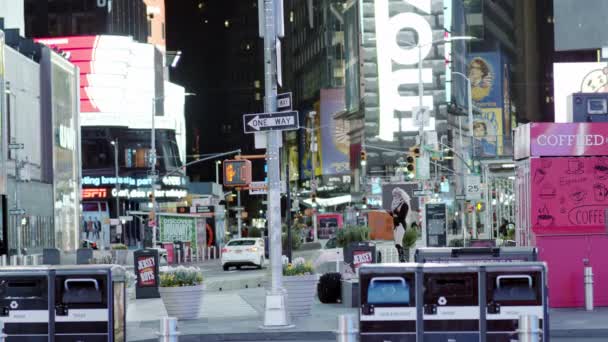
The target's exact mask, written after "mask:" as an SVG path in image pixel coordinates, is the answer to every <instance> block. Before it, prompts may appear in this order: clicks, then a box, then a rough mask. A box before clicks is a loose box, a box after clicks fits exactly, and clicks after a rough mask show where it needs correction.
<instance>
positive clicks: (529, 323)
mask: <svg viewBox="0 0 608 342" xmlns="http://www.w3.org/2000/svg"><path fill="white" fill-rule="evenodd" d="M517 333H518V335H519V342H539V341H540V334H541V330H540V329H539V328H538V317H536V316H534V315H525V316H519V325H518V329H517Z"/></svg>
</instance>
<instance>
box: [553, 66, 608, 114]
mask: <svg viewBox="0 0 608 342" xmlns="http://www.w3.org/2000/svg"><path fill="white" fill-rule="evenodd" d="M553 87H554V88H553V92H554V99H555V122H567V120H568V100H567V98H568V96H569V95H572V94H573V93H608V63H594V62H585V63H554V64H553Z"/></svg>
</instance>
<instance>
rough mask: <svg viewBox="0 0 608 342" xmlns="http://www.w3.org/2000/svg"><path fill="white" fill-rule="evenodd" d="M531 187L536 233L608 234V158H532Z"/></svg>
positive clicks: (533, 222)
mask: <svg viewBox="0 0 608 342" xmlns="http://www.w3.org/2000/svg"><path fill="white" fill-rule="evenodd" d="M530 184H531V209H532V210H531V217H530V219H531V223H532V227H533V229H534V230H535V231H536V232H537V233H556V232H560V231H568V232H580V233H594V232H598V233H601V232H605V229H606V228H605V225H604V224H605V215H604V214H605V210H606V208H608V157H549V158H547V157H545V158H532V159H531V160H530Z"/></svg>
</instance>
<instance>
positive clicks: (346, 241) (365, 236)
mask: <svg viewBox="0 0 608 342" xmlns="http://www.w3.org/2000/svg"><path fill="white" fill-rule="evenodd" d="M369 236H370V229H369V227H367V226H345V227H344V228H342V229H338V232H337V233H336V244H337V245H338V247H342V248H344V247H346V246H348V245H350V244H351V243H352V242H361V241H369V240H370V237H369Z"/></svg>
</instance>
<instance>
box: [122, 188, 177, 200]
mask: <svg viewBox="0 0 608 342" xmlns="http://www.w3.org/2000/svg"><path fill="white" fill-rule="evenodd" d="M117 194H118V197H120V198H130V199H142V198H149V197H150V195H152V190H150V189H123V190H118V191H117V190H116V189H112V197H114V198H116V197H117V196H116V195H117ZM186 196H188V191H187V190H183V189H168V190H154V197H155V198H183V197H186Z"/></svg>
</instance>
